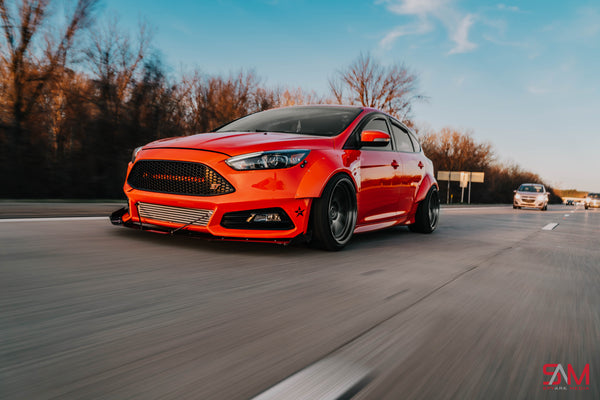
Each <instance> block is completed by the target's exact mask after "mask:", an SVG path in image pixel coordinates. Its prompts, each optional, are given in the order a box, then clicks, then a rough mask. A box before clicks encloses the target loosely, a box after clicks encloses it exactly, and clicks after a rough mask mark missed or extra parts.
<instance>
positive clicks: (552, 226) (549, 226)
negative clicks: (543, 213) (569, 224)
mask: <svg viewBox="0 0 600 400" xmlns="http://www.w3.org/2000/svg"><path fill="white" fill-rule="evenodd" d="M557 226H558V224H557V223H556V222H551V223H549V224H548V225H546V226H544V227H543V228H542V230H543V231H551V230H553V229H554V228H556V227H557Z"/></svg>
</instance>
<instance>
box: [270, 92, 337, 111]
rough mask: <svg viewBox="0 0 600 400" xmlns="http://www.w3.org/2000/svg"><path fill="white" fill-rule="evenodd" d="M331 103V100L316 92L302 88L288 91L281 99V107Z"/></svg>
mask: <svg viewBox="0 0 600 400" xmlns="http://www.w3.org/2000/svg"><path fill="white" fill-rule="evenodd" d="M331 102H332V101H331V100H330V99H326V98H324V97H322V96H319V95H317V93H316V92H315V91H310V92H306V91H304V90H302V88H297V89H286V90H284V91H283V92H282V93H281V95H280V98H279V106H281V107H287V106H296V105H306V104H323V103H331Z"/></svg>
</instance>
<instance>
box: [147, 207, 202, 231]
mask: <svg viewBox="0 0 600 400" xmlns="http://www.w3.org/2000/svg"><path fill="white" fill-rule="evenodd" d="M137 208H138V210H139V213H140V216H141V217H142V218H144V219H153V220H156V221H164V222H174V223H177V224H182V225H186V224H190V225H197V226H206V225H208V221H209V220H210V217H211V216H212V214H213V211H212V210H202V209H197V208H183V207H173V206H163V205H160V204H150V203H138V204H137Z"/></svg>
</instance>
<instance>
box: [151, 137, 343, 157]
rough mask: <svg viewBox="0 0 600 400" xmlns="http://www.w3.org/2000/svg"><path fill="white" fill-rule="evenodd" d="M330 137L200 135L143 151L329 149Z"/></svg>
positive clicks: (231, 153)
mask: <svg viewBox="0 0 600 400" xmlns="http://www.w3.org/2000/svg"><path fill="white" fill-rule="evenodd" d="M332 147H333V138H331V137H321V136H307V135H299V134H290V133H277V132H226V133H225V132H224V133H201V134H198V135H192V136H182V137H176V138H170V139H161V140H157V141H155V142H152V143H149V144H147V145H146V146H144V149H159V148H179V149H195V150H208V151H215V152H219V153H223V154H226V155H229V156H237V155H240V154H246V153H254V152H257V151H266V150H281V149H315V148H328V149H329V148H332Z"/></svg>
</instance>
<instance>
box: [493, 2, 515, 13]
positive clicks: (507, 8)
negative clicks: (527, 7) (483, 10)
mask: <svg viewBox="0 0 600 400" xmlns="http://www.w3.org/2000/svg"><path fill="white" fill-rule="evenodd" d="M496 8H497V9H498V10H502V11H512V12H521V9H520V8H519V7H517V6H507V5H506V4H502V3H500V4H498V5H496Z"/></svg>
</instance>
